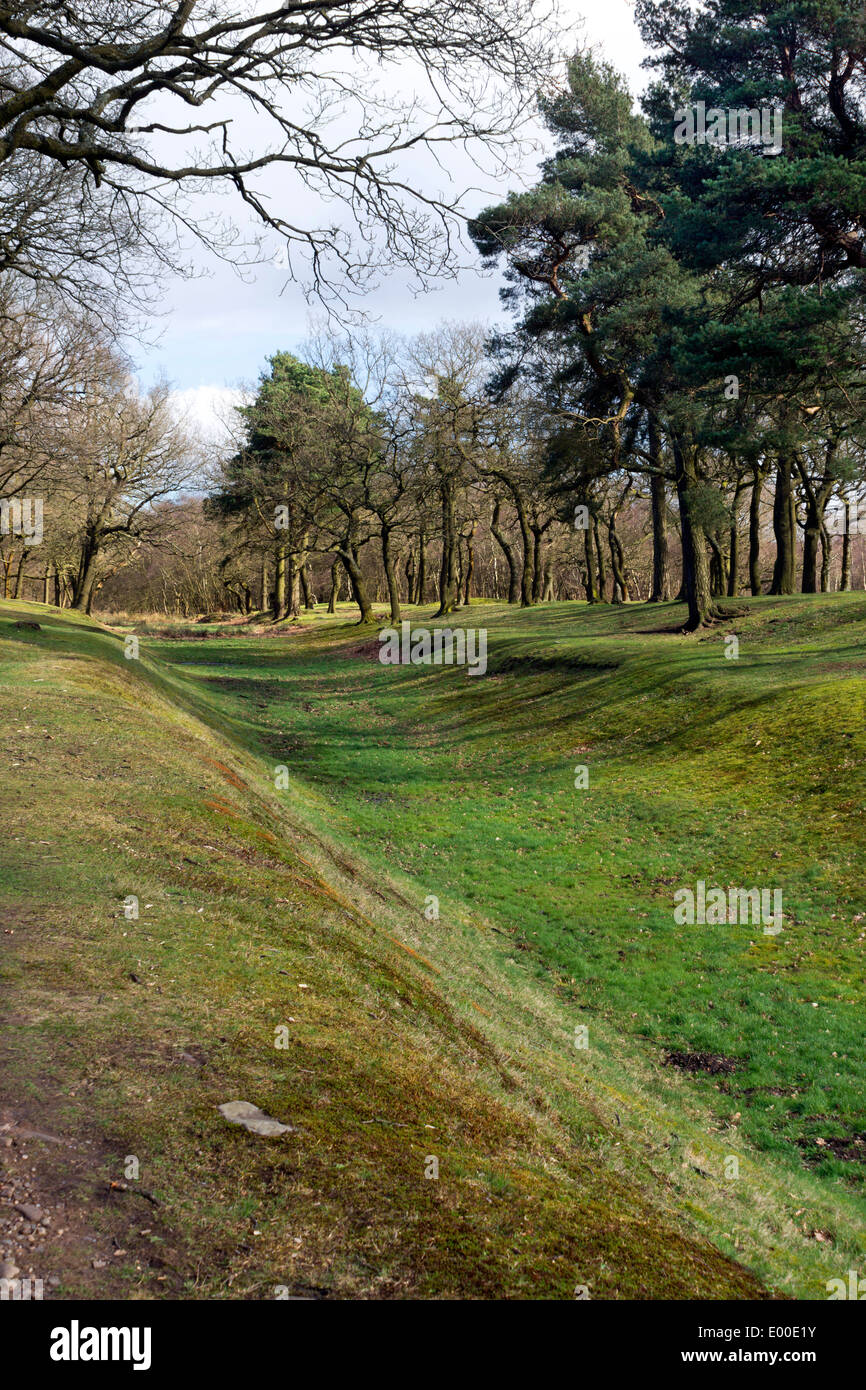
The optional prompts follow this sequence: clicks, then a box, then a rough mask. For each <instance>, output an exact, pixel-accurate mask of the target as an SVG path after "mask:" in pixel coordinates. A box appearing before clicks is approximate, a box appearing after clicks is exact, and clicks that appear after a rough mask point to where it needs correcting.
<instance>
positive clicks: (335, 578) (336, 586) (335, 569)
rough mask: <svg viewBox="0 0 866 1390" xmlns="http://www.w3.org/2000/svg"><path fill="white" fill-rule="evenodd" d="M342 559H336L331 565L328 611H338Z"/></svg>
mask: <svg viewBox="0 0 866 1390" xmlns="http://www.w3.org/2000/svg"><path fill="white" fill-rule="evenodd" d="M340 587H341V584H340V561H339V560H335V561H334V563H333V564H332V566H331V592H330V594H329V595H328V612H329V613H336V611H337V599H338V598H339V597H340Z"/></svg>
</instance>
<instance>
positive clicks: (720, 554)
mask: <svg viewBox="0 0 866 1390" xmlns="http://www.w3.org/2000/svg"><path fill="white" fill-rule="evenodd" d="M705 535H706V538H707V542H708V544H709V547H710V593H711V594H712V596H713V598H721V597H722V594H724V592H725V590H726V589H727V587H728V566H727V562H726V560H725V552H724V551H723V549H722V545H721V541H720V540H719V535H718V532H716V533H715V535H713V534H712V533H711V532H709V531H707V532H705Z"/></svg>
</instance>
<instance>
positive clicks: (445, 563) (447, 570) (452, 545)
mask: <svg viewBox="0 0 866 1390" xmlns="http://www.w3.org/2000/svg"><path fill="white" fill-rule="evenodd" d="M439 496H440V500H441V503H442V563H441V566H440V569H439V607H438V609H437V611H436V617H437V618H441V617H444V616H445V614H446V613H454V612H455V611H456V610H457V608H459V606H460V576H459V572H458V561H459V555H458V548H459V544H460V538H459V536H458V533H457V519H456V514H455V513H456V498H455V489H454V485H453V483H452V480H451V478H450V477H448V476H447V475H446V476H444V477H443V478H442V481H441V482H440V485H439Z"/></svg>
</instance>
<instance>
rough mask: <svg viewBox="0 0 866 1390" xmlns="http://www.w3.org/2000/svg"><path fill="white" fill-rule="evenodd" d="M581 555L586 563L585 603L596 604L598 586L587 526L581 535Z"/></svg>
mask: <svg viewBox="0 0 866 1390" xmlns="http://www.w3.org/2000/svg"><path fill="white" fill-rule="evenodd" d="M583 555H584V559H585V561H586V579H585V580H584V583H585V586H586V601H587V603H598V585H597V584H596V582H595V556H594V555H593V551H592V530H591V528H590V527H589V526H587V527H586V530H585V531H584V533H583Z"/></svg>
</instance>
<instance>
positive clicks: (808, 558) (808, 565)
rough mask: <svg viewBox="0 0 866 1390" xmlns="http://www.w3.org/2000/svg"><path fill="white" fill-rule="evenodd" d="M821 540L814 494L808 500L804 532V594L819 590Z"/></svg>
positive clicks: (802, 584) (801, 585)
mask: <svg viewBox="0 0 866 1390" xmlns="http://www.w3.org/2000/svg"><path fill="white" fill-rule="evenodd" d="M820 541H821V518H820V517H819V515H818V508H817V505H816V501H815V497H814V494H813V495H812V496H811V497H807V501H806V528H805V530H804V532H803V578H802V581H801V584H800V589H801V592H802V593H804V594H816V593H817V592H818V546H819V544H820Z"/></svg>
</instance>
